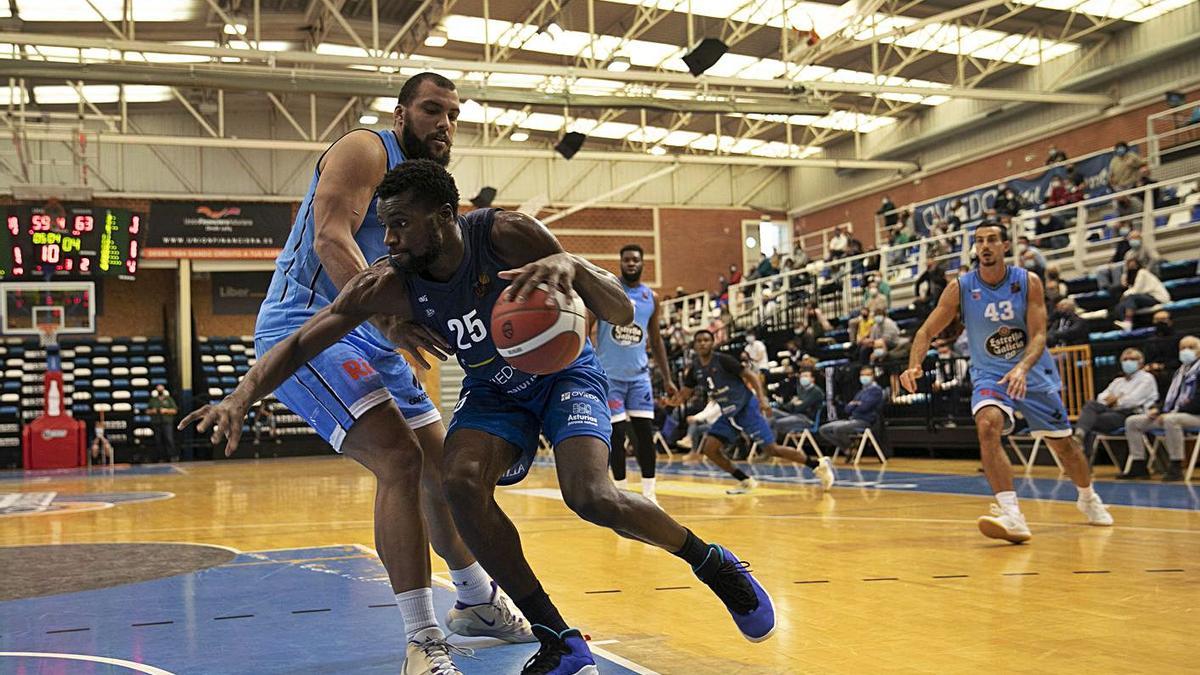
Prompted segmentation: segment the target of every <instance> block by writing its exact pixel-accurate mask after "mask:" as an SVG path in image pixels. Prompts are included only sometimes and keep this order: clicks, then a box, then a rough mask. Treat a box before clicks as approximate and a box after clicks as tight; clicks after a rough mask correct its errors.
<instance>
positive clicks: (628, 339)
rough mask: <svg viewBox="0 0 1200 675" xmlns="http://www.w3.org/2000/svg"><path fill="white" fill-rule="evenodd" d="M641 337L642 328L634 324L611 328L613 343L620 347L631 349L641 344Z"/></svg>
mask: <svg viewBox="0 0 1200 675" xmlns="http://www.w3.org/2000/svg"><path fill="white" fill-rule="evenodd" d="M642 335H643V333H642V327H641V326H639V325H637V324H636V323H631V324H629V325H628V326H613V327H612V339H613V342H615V343H617V344H619V345H621V346H622V347H632V346H633V345H637V344H641V343H642Z"/></svg>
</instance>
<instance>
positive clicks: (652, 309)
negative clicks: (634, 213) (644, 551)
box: [588, 244, 677, 504]
mask: <svg viewBox="0 0 1200 675" xmlns="http://www.w3.org/2000/svg"><path fill="white" fill-rule="evenodd" d="M644 263H645V261H644V259H643V255H642V247H641V246H638V245H637V244H626V245H625V246H624V247H623V248H622V249H621V287H622V288H624V289H625V294H626V295H627V296H629V300H630V302H632V303H633V321H632V322H630V323H629V324H628V325H625V326H618V325H615V324H611V323H609V322H607V321H596V320H595V317H594V316H592V315H591V314H590V313H589V314H588V321H589V324H595V326H594V328H595V331H596V332H595V335H596V342H595V344H596V356H597V357H598V358H599V359H600V365H602V366H604V373H605V374H606V375H608V410H609V412H610V413H611V414H612V428H613V433H612V457H611V458H610V459H611V463H612V473H613V480H615V481H616V482H617V487H618V488H620V489H622V490H624V489H626V480H625V439H626V437H628V435H629V428H630V427H632V428H633V444H634V451H635V452H636V454H637V462H638V468H640V469H641V470H642V496H643V497H645V498H646V499H649V500H650V501H652V502H654V503H655V504H657V503H658V497H657V495H656V494H655V491H654V474H655V469H656V468H657V467H656V461H657V459H658V458H657V456H656V453H655V451H654V426H653V422H654V391H653V388H652V387H651V386H650V366H649V363H648V359H647V358H646V349H647V347H649V349H650V351H651V353H653V355H654V364H655V365H656V366H658V370H659V372H660V373H662V376H663V382H664V383H665V384H664V386H665V387H666V390H667V394H668V395H671V396H674V395H675V392H676V390H677V388H676V386H675V383H674V382H672V381H671V364H670V363H669V362H668V361H667V347H666V345H665V344H664V343H663V339H662V335H661V334H660V333H659V328H658V296H657V295H655V294H654V291H653V290H651V289H650V287H649V286H647V285H646V284H643V283H642V268H643V267H644ZM592 328H593V326H591V325H589V326H588V334H589V335H590V334H591V333H592Z"/></svg>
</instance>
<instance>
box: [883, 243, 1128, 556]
mask: <svg viewBox="0 0 1200 675" xmlns="http://www.w3.org/2000/svg"><path fill="white" fill-rule="evenodd" d="M1010 245H1011V244H1010V242H1009V239H1008V230H1006V229H1005V228H1004V227H1002V226H1000V225H983V226H981V227H979V229H977V230H975V254H976V255H977V256H978V258H979V267H978V268H977V269H976V270H974V271H972V272H968V273H966V274H964V275H962V276H960V277H959V278H957V279H955V280H953V281H951V282H950V285H949V286H947V287H946V290H945V291H943V292H942V297H941V299H940V300H939V301H938V305H937V307H935V308H934V310H933V312H932V313H931V314H930V315H929V318H927V319H926V320H925V323H924V325H922V326H921V328H920V330H918V331H917V334H916V336H915V337H914V338H913V345H912V353H911V355H910V356H909V359H908V369H907V370H905V371H904V372H903V373H902V374H901V375H900V383H901V384H902V385H903V386H904V388H905V389H907V390H908V391H909V392H912V393H915V392H916V390H917V380H918V379H920V378H921V377H922V376H923V375H924V369H923V367H922V364H923V363H924V361H925V357H926V355H927V354H928V352H929V343H930V340H931V339H932V338H933V337H934V336H936V335H939V334H941V332H942V331H944V330H945V329H946V327H947V326H949V325H950V324H951V323H952V322H953V321H954V320H955V318H956V317H958V316H959V315H960V314H961V317H962V323H963V324H964V325H965V328H966V331H967V338H968V344H969V345H970V350H971V361H970V369H971V381H972V382H973V383H974V386H975V392H974V395H973V396H972V397H971V412H972V414H973V415H974V416H975V427H976V429H977V433H978V435H979V449H980V454H981V455H982V459H983V470H984V474H985V475H986V476H987V479H988V483H989V484H991V487H992V491H993V492H995V494H996V502H997V503H996V504H993V505H992V515H990V516H983V517H981V518H980V519H979V530H980V532H982V533H983V534H984V535H985V536H988V537H992V538H993V539H1004V540H1006V541H1010V542H1012V543H1021V542H1024V541H1028V540H1029V538H1030V536H1031V534H1030V532H1029V526H1028V525H1027V524H1026V523H1025V516H1023V515H1021V509H1020V507H1019V506H1018V505H1017V493H1016V492H1014V491H1013V479H1012V467H1011V466H1010V465H1009V461H1008V457H1007V456H1006V455H1005V453H1004V450H1003V449H1002V448H1001V446H1000V437H1001V435H1002V434H1005V433H1008V432H1009V431H1011V429H1012V426H1013V411H1014V410H1018V411H1020V412H1021V414H1022V416H1024V418H1025V421H1026V422H1028V423H1029V429H1030V431H1031V432H1032V433H1033V434H1034V435H1036V436H1041V437H1042V438H1043V439H1045V441H1046V445H1048V446H1049V447H1050V450H1051V451H1052V452H1054V453H1055V454H1056V455H1057V456H1058V459H1059V461H1060V462H1061V463H1062V466H1063V469H1064V470H1065V471H1066V473H1067V475H1068V476H1070V478H1071V480H1072V481H1073V482H1074V483H1075V486H1076V487H1077V488H1078V490H1079V499H1078V501H1077V503H1076V505H1077V506H1078V507H1079V510H1080V511H1081V512H1082V513H1083V514H1084V515H1085V516H1086V517H1087V519H1088V522H1089V523H1090V524H1092V525H1112V523H1113V519H1112V516H1111V515H1109V513H1108V509H1107V508H1106V507H1105V506H1104V503H1103V502H1102V501H1100V496H1099V495H1097V494H1096V491H1095V490H1093V489H1092V479H1091V471H1090V470H1089V468H1088V463H1087V458H1086V457H1084V455H1083V451H1082V449H1081V448H1080V447H1079V444H1078V443H1077V442H1076V441H1075V438H1074V436H1073V435H1072V433H1071V424H1070V422H1069V421H1068V419H1067V411H1066V409H1065V408H1064V407H1063V402H1062V396H1061V391H1062V382H1061V381H1060V380H1059V376H1058V367H1057V365H1056V364H1055V363H1054V359H1053V358H1052V357H1051V356H1050V352H1049V351H1047V349H1046V301H1045V296H1044V295H1043V287H1042V280H1041V279H1039V278H1038V276H1037V275H1036V274H1033V273H1032V272H1029V271H1027V270H1025V269H1024V268H1021V267H1016V266H1011V265H1009V264H1008V263H1007V262H1005V258H1006V257H1007V256H1008V252H1009V247H1010Z"/></svg>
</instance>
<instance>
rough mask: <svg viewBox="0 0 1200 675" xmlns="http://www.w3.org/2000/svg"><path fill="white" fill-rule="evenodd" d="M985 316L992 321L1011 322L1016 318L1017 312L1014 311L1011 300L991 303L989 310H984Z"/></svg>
mask: <svg viewBox="0 0 1200 675" xmlns="http://www.w3.org/2000/svg"><path fill="white" fill-rule="evenodd" d="M983 315H984V316H985V317H987V318H988V319H990V320H991V321H996V322H1000V321H1011V320H1012V319H1013V318H1015V317H1016V312H1014V311H1013V304H1012V301H1011V300H1002V301H1000V302H989V303H988V306H987V308H985V309H984V310H983Z"/></svg>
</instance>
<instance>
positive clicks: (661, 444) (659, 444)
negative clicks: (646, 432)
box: [654, 431, 675, 459]
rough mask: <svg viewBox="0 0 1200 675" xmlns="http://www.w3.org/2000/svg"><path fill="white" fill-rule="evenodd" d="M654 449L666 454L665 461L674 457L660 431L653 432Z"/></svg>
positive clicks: (669, 445)
mask: <svg viewBox="0 0 1200 675" xmlns="http://www.w3.org/2000/svg"><path fill="white" fill-rule="evenodd" d="M654 447H655V448H662V449H663V450H664V451H666V453H667V459H672V458H674V457H675V453H674V452H672V451H671V444H670V443H667V439H665V438H663V435H662V432H661V431H655V432H654Z"/></svg>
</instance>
